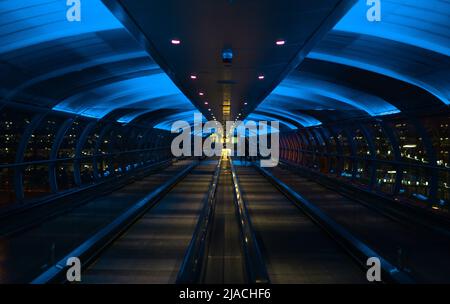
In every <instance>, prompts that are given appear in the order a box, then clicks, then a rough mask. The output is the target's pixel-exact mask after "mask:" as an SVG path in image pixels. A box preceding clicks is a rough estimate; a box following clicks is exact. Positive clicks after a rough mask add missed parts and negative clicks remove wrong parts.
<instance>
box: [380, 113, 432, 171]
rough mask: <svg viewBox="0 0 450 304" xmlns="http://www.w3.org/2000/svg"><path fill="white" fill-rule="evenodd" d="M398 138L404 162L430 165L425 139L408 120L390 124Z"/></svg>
mask: <svg viewBox="0 0 450 304" xmlns="http://www.w3.org/2000/svg"><path fill="white" fill-rule="evenodd" d="M389 126H390V127H391V128H392V129H393V130H394V133H395V135H396V137H397V140H398V143H399V146H400V147H399V148H400V153H401V157H402V159H403V160H404V161H407V162H414V163H423V164H427V163H428V156H427V155H426V151H425V148H424V145H423V139H422V138H421V137H420V136H419V134H418V133H417V132H416V130H415V129H414V126H413V125H412V124H410V123H409V122H407V121H406V120H398V121H395V122H391V123H389Z"/></svg>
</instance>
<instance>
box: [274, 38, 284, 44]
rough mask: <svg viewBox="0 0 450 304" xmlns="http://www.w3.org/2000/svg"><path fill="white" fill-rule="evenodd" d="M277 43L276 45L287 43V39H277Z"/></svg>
mask: <svg viewBox="0 0 450 304" xmlns="http://www.w3.org/2000/svg"><path fill="white" fill-rule="evenodd" d="M275 44H276V45H285V44H286V40H283V39H280V40H277V41H276V42H275Z"/></svg>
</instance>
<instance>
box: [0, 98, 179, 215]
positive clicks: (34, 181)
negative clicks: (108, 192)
mask: <svg viewBox="0 0 450 304" xmlns="http://www.w3.org/2000/svg"><path fill="white" fill-rule="evenodd" d="M147 135H148V136H147ZM171 138H172V135H171V134H170V133H168V132H166V131H162V130H149V129H147V128H145V127H143V126H137V125H134V126H133V125H130V126H128V125H126V126H124V125H121V124H119V123H116V122H109V123H108V122H102V121H100V122H99V121H96V120H90V119H86V118H74V117H70V115H68V114H63V113H57V112H51V113H49V114H44V113H43V114H41V113H35V112H33V111H27V110H21V109H20V108H15V107H13V106H11V107H10V106H8V107H4V108H3V109H2V111H1V112H0V142H1V145H0V208H3V207H7V206H11V205H14V204H15V203H16V202H17V201H24V202H25V203H26V202H33V201H36V200H42V199H45V198H46V197H49V195H55V194H57V193H59V192H64V191H67V190H69V189H73V188H75V187H79V186H83V185H88V184H92V183H95V182H98V181H100V180H102V179H104V178H108V177H110V176H113V175H117V174H125V173H126V172H128V171H131V170H132V169H135V168H138V167H139V166H142V165H145V164H151V163H154V162H155V161H160V160H164V159H168V158H171V157H172V156H171V153H170V139H171ZM78 149H79V150H78Z"/></svg>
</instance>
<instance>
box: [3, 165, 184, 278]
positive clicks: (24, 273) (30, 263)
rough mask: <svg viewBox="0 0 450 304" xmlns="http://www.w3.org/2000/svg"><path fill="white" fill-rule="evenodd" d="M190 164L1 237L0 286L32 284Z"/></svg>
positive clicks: (170, 169) (174, 166)
mask: <svg viewBox="0 0 450 304" xmlns="http://www.w3.org/2000/svg"><path fill="white" fill-rule="evenodd" d="M191 162H192V161H189V160H186V161H179V162H176V163H174V164H173V165H171V166H169V167H167V168H165V169H163V170H162V171H161V172H158V173H155V174H151V175H149V176H147V177H145V178H143V179H141V180H138V181H136V182H134V183H132V184H129V185H127V186H125V187H122V188H120V189H118V190H117V191H114V192H112V193H109V194H107V195H105V196H102V197H97V198H94V199H92V200H91V201H89V202H88V203H86V204H83V205H81V206H78V207H76V208H74V209H71V210H70V211H68V212H66V213H64V214H60V215H58V216H56V217H54V218H51V219H49V220H48V221H46V222H45V223H42V224H40V225H38V226H36V227H34V228H31V229H29V230H26V231H24V232H21V233H18V234H13V235H10V236H8V237H1V238H0V283H28V282H30V281H31V280H33V279H34V278H35V277H37V276H38V275H40V274H41V273H42V272H44V271H45V270H46V269H48V267H50V266H51V265H53V264H54V263H55V262H57V261H59V260H60V259H61V258H63V257H64V256H65V255H66V254H67V253H69V252H70V251H71V250H73V249H74V248H76V247H77V246H78V245H80V244H81V243H82V242H83V241H84V240H86V239H87V238H89V237H90V236H91V235H93V234H94V233H95V232H97V231H98V230H100V229H101V228H103V227H104V226H106V225H107V224H109V223H110V222H111V221H113V220H114V219H115V218H116V217H117V216H118V215H120V214H121V213H123V212H124V211H125V210H127V209H128V208H129V207H131V206H132V205H133V204H134V203H135V202H136V201H138V200H139V199H141V198H143V197H144V196H145V195H147V194H148V193H149V192H151V191H152V190H153V189H155V188H156V187H158V186H159V185H161V184H162V183H163V182H165V181H167V180H169V179H170V177H172V176H174V175H175V174H176V173H177V172H179V171H181V170H182V169H183V168H185V167H187V166H188V165H189V164H191Z"/></svg>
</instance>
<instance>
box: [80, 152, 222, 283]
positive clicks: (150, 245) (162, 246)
mask: <svg viewBox="0 0 450 304" xmlns="http://www.w3.org/2000/svg"><path fill="white" fill-rule="evenodd" d="M216 166H217V161H213V160H211V161H203V162H201V163H200V164H199V165H198V166H197V167H196V168H194V169H193V170H192V171H191V172H190V173H189V174H188V175H187V176H186V177H185V178H184V179H183V180H181V181H180V182H179V183H178V184H177V185H176V186H175V187H174V188H173V189H172V190H171V191H170V192H169V193H167V194H166V195H165V196H164V197H163V198H162V199H161V200H160V201H159V202H158V204H157V205H156V206H155V207H153V208H152V209H150V210H149V211H148V212H146V213H145V215H144V216H142V217H141V218H140V219H139V220H138V221H137V222H136V223H135V224H133V225H132V226H131V227H130V228H129V229H128V230H127V231H126V232H125V233H124V234H123V235H122V236H121V237H120V238H118V239H117V240H116V241H115V242H114V243H113V244H112V245H111V246H109V247H108V248H106V249H105V250H104V251H103V252H102V253H101V254H100V256H99V257H98V259H97V260H96V261H95V262H94V263H93V264H92V265H91V266H90V267H89V268H88V269H87V270H86V271H85V272H84V273H83V274H82V283H106V284H108V283H137V284H140V283H175V280H176V278H177V274H178V271H179V269H180V266H181V263H182V262H183V258H184V256H185V252H186V249H187V247H188V245H189V242H190V241H191V238H192V235H193V233H194V230H195V226H196V224H197V221H198V217H199V214H200V212H201V210H202V208H203V204H204V202H205V199H206V197H207V195H208V189H209V186H210V183H211V181H212V178H213V175H214V171H215V168H216Z"/></svg>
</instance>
